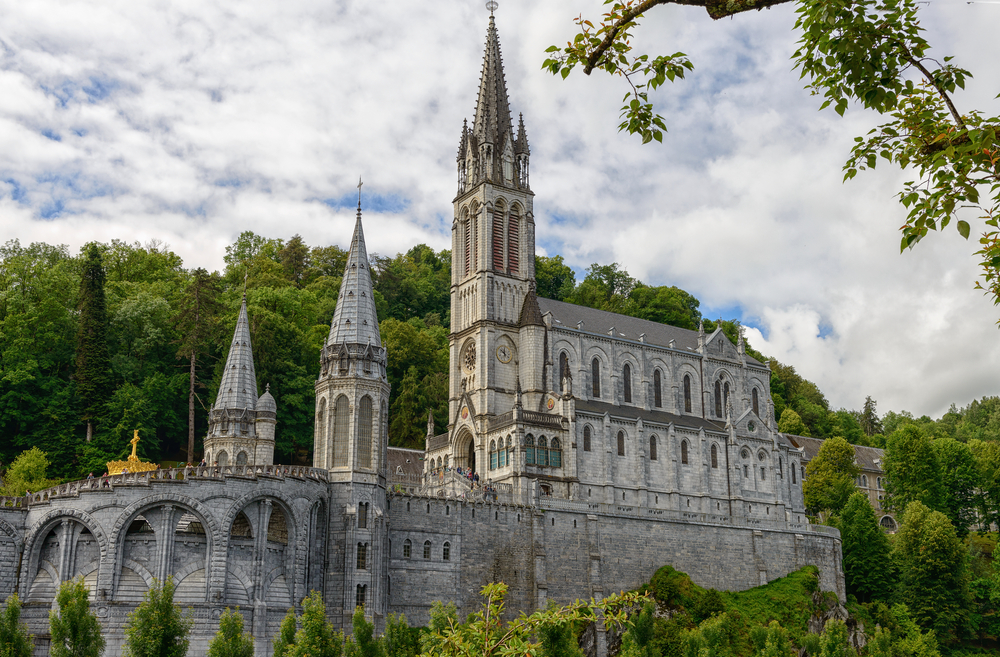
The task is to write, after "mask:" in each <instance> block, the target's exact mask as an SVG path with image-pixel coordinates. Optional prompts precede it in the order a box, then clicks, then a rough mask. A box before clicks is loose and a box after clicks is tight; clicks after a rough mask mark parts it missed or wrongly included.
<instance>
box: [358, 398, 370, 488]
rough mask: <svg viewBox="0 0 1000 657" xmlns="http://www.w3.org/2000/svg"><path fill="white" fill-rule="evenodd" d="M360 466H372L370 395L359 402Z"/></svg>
mask: <svg viewBox="0 0 1000 657" xmlns="http://www.w3.org/2000/svg"><path fill="white" fill-rule="evenodd" d="M358 466H359V467H362V468H365V469H366V470H367V469H370V468H371V467H372V398H371V397H369V396H368V395H365V396H364V397H362V398H361V403H360V404H358Z"/></svg>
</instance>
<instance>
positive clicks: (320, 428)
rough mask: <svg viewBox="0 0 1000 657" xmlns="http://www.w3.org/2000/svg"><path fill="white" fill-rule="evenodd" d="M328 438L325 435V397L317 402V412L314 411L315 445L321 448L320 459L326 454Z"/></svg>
mask: <svg viewBox="0 0 1000 657" xmlns="http://www.w3.org/2000/svg"><path fill="white" fill-rule="evenodd" d="M327 439H328V436H327V435H326V397H323V398H322V399H320V400H319V410H318V411H316V445H317V446H322V450H323V451H320V454H319V455H320V457H321V458H322V457H323V456H324V455H325V454H326V452H325V449H326V446H327V442H326V441H327Z"/></svg>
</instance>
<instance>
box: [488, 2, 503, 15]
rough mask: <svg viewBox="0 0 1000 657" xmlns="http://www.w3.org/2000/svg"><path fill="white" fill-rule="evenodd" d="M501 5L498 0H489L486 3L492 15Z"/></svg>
mask: <svg viewBox="0 0 1000 657" xmlns="http://www.w3.org/2000/svg"><path fill="white" fill-rule="evenodd" d="M499 6H500V5H498V4H497V2H496V0H489V2H487V3H486V8H487V9H489V10H490V16H492V15H493V12H495V11H496V10H497V7H499Z"/></svg>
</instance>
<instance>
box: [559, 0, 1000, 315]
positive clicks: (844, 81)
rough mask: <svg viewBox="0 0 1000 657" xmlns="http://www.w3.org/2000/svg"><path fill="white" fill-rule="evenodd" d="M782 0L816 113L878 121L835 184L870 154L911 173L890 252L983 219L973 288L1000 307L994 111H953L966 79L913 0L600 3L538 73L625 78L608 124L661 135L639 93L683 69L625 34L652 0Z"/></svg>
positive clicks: (733, 7) (721, 13) (730, 6)
mask: <svg viewBox="0 0 1000 657" xmlns="http://www.w3.org/2000/svg"><path fill="white" fill-rule="evenodd" d="M793 1H794V2H795V5H796V12H797V13H798V20H797V21H796V23H795V28H796V30H797V31H798V32H799V34H800V37H801V38H800V41H799V48H798V50H797V51H796V52H795V54H794V55H793V59H794V60H795V67H796V68H798V69H799V70H800V71H801V75H802V77H807V78H809V85H808V87H807V88H809V89H810V91H811V92H812V93H814V94H817V95H822V96H823V97H824V101H823V104H822V106H821V109H822V108H825V107H827V106H830V105H833V107H834V108H835V110H836V111H837V113H838V114H841V115H843V114H844V112H845V111H846V110H847V107H848V105H849V103H850V102H851V101H855V102H857V103H858V104H859V105H861V106H862V107H864V108H865V109H869V110H874V111H876V112H878V113H880V114H882V115H888V117H889V121H888V122H887V123H885V124H883V125H882V126H880V127H879V128H878V129H876V130H873V131H871V133H869V135H868V137H867V138H864V137H860V138H858V139H857V140H856V142H857V143H856V145H855V147H854V150H853V152H852V154H851V156H850V158H849V159H848V161H847V163H846V164H845V166H844V169H845V179H850V178H853V177H854V176H855V175H856V174H857V172H858V171H859V170H864V169H868V168H874V167H875V165H876V163H877V162H878V161H879V160H880V159H882V160H886V161H888V162H889V163H890V164H892V165H895V166H899V167H900V168H901V169H907V170H914V171H915V172H916V176H915V178H914V179H912V180H911V182H908V183H906V184H905V185H904V187H903V189H902V190H901V191H900V192H899V198H900V201H901V202H902V204H903V205H904V206H905V207H906V208H907V209H908V212H909V214H908V217H907V220H906V222H905V223H904V224H903V227H902V228H901V233H902V242H901V245H900V248H901V250H902V249H906V248H908V247H912V246H914V245H915V244H916V243H917V242H918V241H920V240H921V239H922V238H924V237H926V236H927V235H928V234H929V233H930V231H936V230H938V229H939V228H941V229H944V228H945V227H946V226H947V225H948V224H949V223H952V221H955V225H956V228H957V229H958V232H959V234H961V235H962V236H963V237H965V238H966V239H967V238H968V237H969V235H970V232H971V227H970V225H969V223H968V222H967V221H965V220H964V219H959V218H958V212H959V210H960V209H963V208H970V209H971V210H972V211H973V212H976V213H978V216H980V217H984V218H985V219H986V226H987V232H986V233H985V234H984V235H983V237H982V238H981V239H980V245H981V246H982V248H981V250H980V251H979V252H977V255H979V256H980V258H981V261H980V265H981V267H982V269H983V275H982V284H983V285H984V286H985V287H986V288H987V289H989V291H990V293H991V294H992V296H993V298H994V301H996V302H998V303H1000V279H998V273H1000V229H998V226H997V216H998V214H1000V186H998V185H997V182H998V180H1000V167H998V164H997V158H996V155H995V152H996V150H997V146H998V137H997V134H998V132H1000V130H998V128H1000V118H988V119H987V118H984V117H983V116H982V114H981V113H979V112H977V111H971V112H968V113H965V114H963V113H962V112H960V111H959V109H958V107H957V106H956V104H955V101H954V96H955V94H956V92H957V91H958V89H963V88H964V87H965V80H966V78H968V77H971V74H970V73H969V72H968V71H966V70H964V69H962V68H959V67H957V66H955V65H954V64H953V63H951V59H952V58H951V57H943V58H941V57H938V58H936V59H935V58H932V57H930V56H929V51H930V44H928V43H927V41H926V40H925V39H924V38H923V36H922V30H923V28H922V27H921V26H920V21H919V19H918V12H917V9H918V6H919V4H918V0H750V1H748V2H728V3H727V2H717V1H715V0H646V1H644V2H620V1H617V0H606V2H605V4H607V5H611V7H610V10H609V11H606V12H605V13H604V15H603V16H602V18H601V19H600V20H598V21H596V22H595V21H591V20H588V19H585V18H584V17H583V16H582V15H581V16H579V17H578V18H577V19H576V23H577V26H578V27H579V31H578V33H577V34H576V35H575V36H574V38H573V39H572V40H571V41H569V42H568V43H567V44H566V46H563V47H560V46H551V47H550V48H549V49H548V50H547V52H548V53H549V54H550V55H549V58H548V59H546V60H545V62H544V64H543V68H545V69H547V70H548V71H550V72H551V73H553V74H558V75H561V76H562V77H563V78H565V77H567V76H568V75H569V74H570V72H571V71H572V70H573V69H574V68H576V67H577V66H580V67H581V68H582V69H583V70H584V72H585V73H586V74H588V75H589V74H590V73H591V72H592V71H594V70H595V69H597V70H604V71H606V72H608V73H611V74H615V75H621V76H623V77H625V78H626V79H627V80H628V89H629V92H628V93H627V94H626V95H625V99H624V105H623V107H622V111H621V116H622V122H621V123H620V125H619V130H627V131H628V132H629V133H631V134H637V135H640V136H641V137H642V140H643V143H648V142H650V141H652V140H654V139H655V140H657V141H662V139H663V132H664V131H665V130H666V124H665V122H664V120H663V117H662V116H660V115H659V114H656V113H655V112H654V110H653V104H652V102H651V101H650V100H649V92H650V91H652V90H655V89H657V88H658V87H660V86H661V85H663V84H664V83H665V82H667V81H668V80H670V81H674V80H675V79H678V78H683V77H684V74H685V72H686V71H688V70H691V69H692V68H693V64H692V63H691V61H690V60H689V59H688V58H687V56H686V55H684V53H681V52H676V53H673V54H672V55H658V56H655V57H652V58H651V57H650V55H648V54H645V53H642V54H634V53H633V52H632V48H633V45H632V44H633V36H634V30H635V29H636V27H637V26H638V24H639V21H640V20H641V19H642V18H643V17H644V15H645V14H646V13H648V12H649V11H650V10H652V9H653V8H654V7H657V6H659V5H667V4H684V5H692V4H693V5H700V6H703V7H705V8H706V9H707V10H708V14H709V16H711V17H712V18H715V19H718V18H723V17H726V16H734V15H735V14H738V13H741V12H745V11H750V10H760V9H763V8H764V7H770V6H773V5H778V4H783V3H786V2H793ZM640 41H641V40H639V41H635V42H637V43H638V42H640Z"/></svg>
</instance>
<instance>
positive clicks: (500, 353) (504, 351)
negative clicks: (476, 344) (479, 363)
mask: <svg viewBox="0 0 1000 657" xmlns="http://www.w3.org/2000/svg"><path fill="white" fill-rule="evenodd" d="M513 357H514V354H513V353H512V352H511V349H510V347H508V346H507V345H505V344H502V345H500V346H499V347H497V360H498V361H500V362H501V363H503V364H504V365H506V364H507V363H509V362H510V359H511V358H513Z"/></svg>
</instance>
